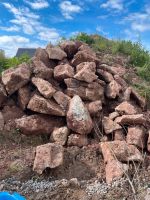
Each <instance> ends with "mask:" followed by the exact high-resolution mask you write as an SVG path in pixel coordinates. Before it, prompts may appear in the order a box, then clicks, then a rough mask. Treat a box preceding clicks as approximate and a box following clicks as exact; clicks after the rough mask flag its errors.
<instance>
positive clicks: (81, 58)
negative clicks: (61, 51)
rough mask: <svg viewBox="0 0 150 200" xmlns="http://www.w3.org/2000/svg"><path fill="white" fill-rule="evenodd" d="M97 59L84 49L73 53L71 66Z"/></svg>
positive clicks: (96, 60)
mask: <svg viewBox="0 0 150 200" xmlns="http://www.w3.org/2000/svg"><path fill="white" fill-rule="evenodd" d="M98 61H99V60H98V59H97V58H96V56H95V55H93V54H91V53H89V52H87V51H85V50H84V51H78V52H77V53H76V54H75V56H74V58H73V60H72V62H71V63H72V65H73V66H77V65H79V64H80V63H82V62H96V63H97V62H98Z"/></svg>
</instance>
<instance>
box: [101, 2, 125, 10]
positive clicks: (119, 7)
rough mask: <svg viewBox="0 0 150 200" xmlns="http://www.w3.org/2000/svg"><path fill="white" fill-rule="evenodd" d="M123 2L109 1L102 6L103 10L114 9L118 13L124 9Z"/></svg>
mask: <svg viewBox="0 0 150 200" xmlns="http://www.w3.org/2000/svg"><path fill="white" fill-rule="evenodd" d="M123 3H124V2H123V0H107V2H106V3H103V4H101V5H100V7H101V8H106V9H111V10H112V9H114V10H117V11H121V10H123V8H124V4H123Z"/></svg>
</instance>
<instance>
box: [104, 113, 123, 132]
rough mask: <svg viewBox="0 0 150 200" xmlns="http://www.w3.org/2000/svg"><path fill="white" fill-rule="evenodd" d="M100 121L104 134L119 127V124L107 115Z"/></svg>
mask: <svg viewBox="0 0 150 200" xmlns="http://www.w3.org/2000/svg"><path fill="white" fill-rule="evenodd" d="M102 123H103V127H104V131H105V133H106V134H110V133H113V131H115V130H118V129H121V126H120V125H119V124H117V123H116V122H114V121H113V120H111V119H110V118H109V117H104V119H103V121H102Z"/></svg>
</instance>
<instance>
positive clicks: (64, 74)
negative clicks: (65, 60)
mask: <svg viewBox="0 0 150 200" xmlns="http://www.w3.org/2000/svg"><path fill="white" fill-rule="evenodd" d="M73 76H74V69H73V67H71V66H70V65H68V64H65V65H57V66H56V67H55V68H54V78H55V79H57V80H59V81H62V80H64V79H66V78H71V77H73Z"/></svg>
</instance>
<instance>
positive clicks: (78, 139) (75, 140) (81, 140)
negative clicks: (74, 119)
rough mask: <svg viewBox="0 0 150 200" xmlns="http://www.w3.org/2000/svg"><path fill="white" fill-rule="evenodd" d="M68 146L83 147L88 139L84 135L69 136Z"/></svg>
mask: <svg viewBox="0 0 150 200" xmlns="http://www.w3.org/2000/svg"><path fill="white" fill-rule="evenodd" d="M67 145H68V146H77V147H83V146H87V145H88V138H87V136H86V135H79V134H71V135H69V137H68V142H67Z"/></svg>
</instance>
